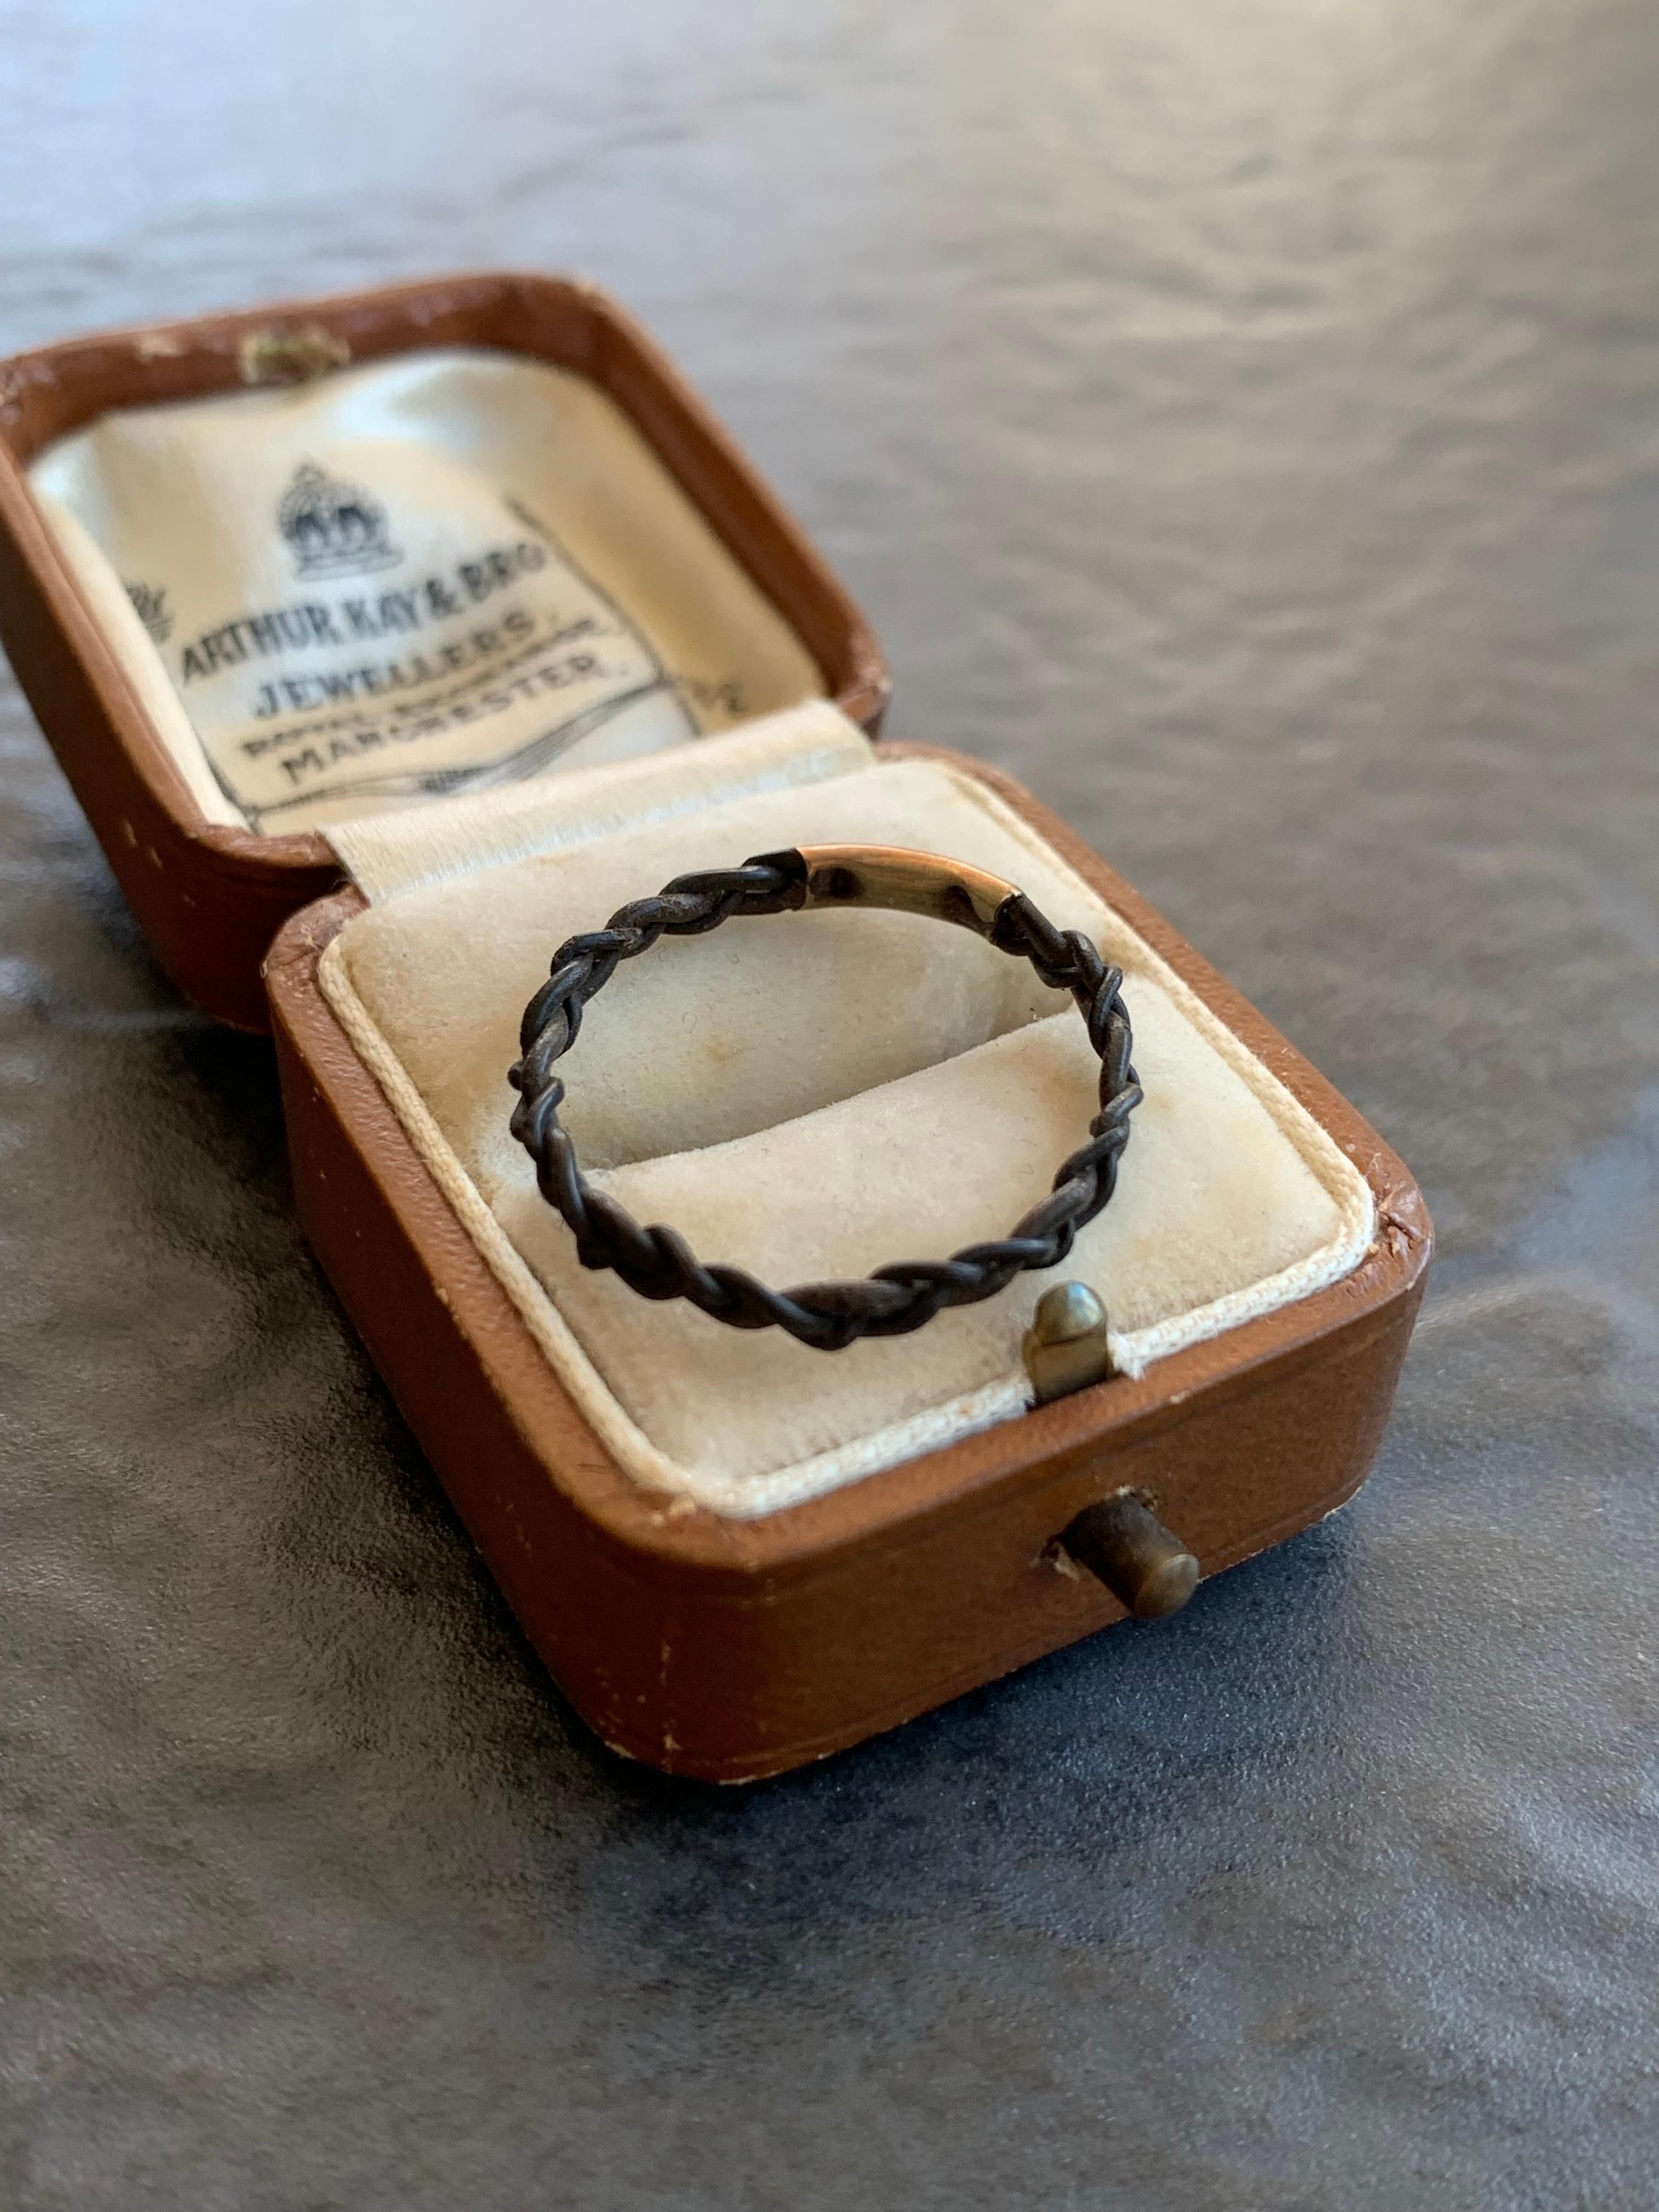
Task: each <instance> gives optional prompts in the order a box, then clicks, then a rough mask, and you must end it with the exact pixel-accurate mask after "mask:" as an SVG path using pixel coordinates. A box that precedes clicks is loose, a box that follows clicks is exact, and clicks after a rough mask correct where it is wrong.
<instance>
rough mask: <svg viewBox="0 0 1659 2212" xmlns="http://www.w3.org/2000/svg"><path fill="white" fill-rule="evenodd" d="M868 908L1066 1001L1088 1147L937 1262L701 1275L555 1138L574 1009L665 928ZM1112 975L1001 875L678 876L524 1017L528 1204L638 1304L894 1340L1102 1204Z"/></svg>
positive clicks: (936, 869)
mask: <svg viewBox="0 0 1659 2212" xmlns="http://www.w3.org/2000/svg"><path fill="white" fill-rule="evenodd" d="M818 906H871V907H885V908H893V909H896V910H898V911H900V912H904V913H912V914H926V915H932V916H933V917H934V918H935V919H936V920H938V921H953V922H957V923H960V924H961V925H962V926H963V927H967V928H969V929H972V930H975V932H976V933H978V934H979V935H980V936H981V937H983V938H985V939H987V940H988V941H989V942H990V943H991V944H992V945H995V946H996V947H997V949H998V950H999V951H1002V952H1010V953H1015V954H1018V955H1022V956H1023V957H1024V958H1026V959H1027V960H1029V961H1030V963H1031V965H1032V967H1033V968H1035V969H1036V972H1037V974H1038V975H1040V976H1041V977H1042V981H1044V982H1045V983H1046V984H1048V986H1049V987H1050V988H1051V989H1054V990H1064V991H1069V992H1070V993H1071V994H1072V995H1073V998H1074V999H1075V1000H1077V1003H1078V1005H1079V1008H1080V1009H1081V1010H1082V1013H1083V1018H1084V1020H1085V1022H1086V1024H1088V1030H1089V1042H1090V1043H1091V1045H1092V1046H1093V1048H1094V1049H1095V1050H1096V1052H1097V1053H1098V1054H1099V1055H1100V1111H1099V1112H1098V1113H1097V1115H1095V1117H1094V1119H1093V1121H1091V1122H1090V1124H1089V1142H1088V1143H1087V1144H1086V1145H1085V1146H1081V1147H1080V1149H1079V1150H1078V1151H1077V1152H1073V1154H1072V1156H1071V1158H1069V1159H1067V1160H1066V1161H1065V1162H1064V1163H1063V1164H1062V1165H1061V1167H1060V1172H1059V1174H1058V1175H1057V1176H1055V1177H1054V1186H1053V1188H1052V1189H1051V1190H1050V1191H1049V1194H1048V1197H1047V1198H1045V1199H1044V1200H1042V1202H1041V1204H1040V1205H1037V1206H1033V1207H1032V1208H1031V1210H1030V1212H1029V1213H1027V1214H1026V1215H1025V1216H1024V1218H1023V1219H1022V1220H1020V1221H1018V1223H1016V1225H1015V1226H1014V1229H1013V1231H1012V1234H1011V1235H1009V1236H1007V1237H1002V1238H1000V1239H999V1240H998V1241H997V1242H995V1243H985V1244H969V1245H966V1246H964V1247H963V1249H962V1250H961V1251H960V1252H957V1253H953V1254H952V1255H951V1258H950V1259H948V1260H914V1261H911V1260H907V1261H898V1262H896V1264H895V1265H893V1266H892V1267H878V1269H877V1270H876V1272H875V1273H874V1274H873V1275H866V1277H864V1278H863V1279H862V1280H860V1281H858V1282H850V1283H804V1284H800V1285H797V1286H796V1287H795V1288H794V1289H793V1290H788V1291H774V1290H769V1288H768V1287H767V1285H765V1284H764V1283H760V1282H757V1280H756V1279H755V1278H754V1277H753V1276H752V1275H750V1274H746V1273H744V1271H743V1269H742V1268H740V1267H705V1266H704V1265H703V1263H702V1261H700V1260H699V1259H698V1258H697V1257H696V1255H695V1253H693V1252H692V1251H691V1249H690V1247H689V1246H688V1245H687V1243H685V1240H684V1238H683V1237H679V1236H678V1235H677V1234H676V1233H675V1231H673V1230H671V1229H665V1228H664V1227H662V1226H661V1225H657V1226H654V1227H652V1228H649V1229H642V1228H641V1226H640V1225H639V1223H638V1222H636V1221H635V1219H634V1218H633V1216H632V1215H631V1214H629V1212H626V1211H625V1209H624V1208H623V1207H622V1206H618V1205H617V1201H616V1200H615V1199H613V1198H609V1197H607V1196H606V1195H605V1193H604V1192H603V1191H599V1190H595V1189H594V1188H593V1186H592V1184H591V1183H590V1182H588V1181H587V1179H586V1176H584V1175H583V1173H582V1171H581V1170H580V1167H579V1166H578V1165H577V1164H576V1154H575V1149H574V1146H573V1145H572V1143H571V1141H570V1139H569V1137H568V1135H567V1134H566V1133H565V1132H564V1130H563V1129H562V1128H561V1127H560V1126H559V1119H558V1109H559V1106H560V1103H561V1102H562V1099H563V1097H564V1085H563V1083H562V1081H561V1079H559V1078H558V1077H557V1076H556V1074H555V1073H553V1069H554V1064H555V1063H556V1061H557V1060H561V1059H562V1057H563V1056H564V1054H566V1053H567V1052H568V1051H569V1049H570V1048H571V1046H572V1045H573V1044H574V1042H576V1035H577V1032H578V1030H580V1027H581V1019H582V1010H583V1008H584V1007H585V1006H586V1004H587V1002H588V1000H590V999H591V998H592V996H593V994H595V992H597V991H599V990H600V989H602V988H603V987H604V986H605V984H606V983H608V982H609V981H610V980H611V976H612V975H615V973H616V971H617V964H618V963H619V962H621V961H623V960H631V959H633V958H634V957H635V955H636V954H638V953H641V952H644V951H647V950H648V949H649V947H650V946H652V945H654V944H655V943H656V941H657V939H659V937H661V936H663V935H664V934H667V935H668V936H670V937H696V936H699V935H701V934H702V932H703V931H704V930H706V929H714V928H717V927H719V925H720V923H721V922H723V921H729V920H730V918H731V917H732V915H762V914H782V913H786V912H787V913H794V912H798V911H799V909H800V908H803V907H818ZM1122 981H1123V974H1122V970H1121V969H1117V968H1109V967H1108V966H1107V965H1106V963H1105V962H1104V961H1103V959H1102V958H1101V957H1100V955H1099V953H1098V952H1097V951H1096V950H1095V948H1094V946H1093V945H1091V943H1090V941H1089V939H1087V938H1086V937H1085V936H1083V935H1081V934H1080V933H1079V932H1078V931H1077V930H1074V929H1068V930H1058V929H1056V928H1055V927H1054V925H1053V923H1052V922H1049V921H1046V920H1045V919H1044V917H1043V916H1042V915H1041V914H1039V913H1038V911H1037V909H1036V907H1034V906H1033V905H1032V903H1031V902H1030V899H1028V898H1027V897H1026V896H1025V894H1024V892H1023V891H1021V890H1016V889H1015V887H1014V886H1013V885H1012V884H1008V883H1005V882H1003V880H1002V879H1001V878H1000V877H997V876H992V875H987V874H986V873H985V872H983V871H981V870H979V869H975V868H969V867H966V866H963V865H962V864H961V863H960V862H958V861H954V860H941V859H939V858H938V857H937V856H936V855H934V854H928V853H908V852H902V851H900V850H898V849H896V848H892V847H887V846H866V845H854V846H808V847H806V848H804V849H802V850H799V851H790V852H786V853H765V854H761V855H760V857H759V858H758V859H757V860H745V861H744V864H743V866H741V867H740V868H717V869H714V870H711V871H710V872H708V873H707V874H704V875H693V876H677V877H676V878H675V879H674V881H673V882H672V883H671V884H667V885H665V888H664V889H663V890H661V891H659V893H658V895H657V896H656V897H655V898H643V899H635V900H634V901H633V902H632V903H631V904H629V905H628V906H624V907H620V908H618V909H617V912H616V913H615V914H613V915H611V919H610V921H608V922H607V923H606V924H605V927H604V928H603V929H596V930H591V931H589V932H588V933H586V935H585V936H580V937H572V938H568V939H566V941H565V942H564V943H563V944H562V945H561V946H560V947H559V949H558V951H557V952H556V953H555V954H554V956H553V968H552V973H551V975H550V976H549V979H548V981H546V982H545V983H544V984H543V985H542V987H541V988H540V990H539V991H538V992H537V994H536V995H535V997H534V998H533V999H532V1000H531V1001H530V1004H529V1005H528V1006H526V1009H525V1016H524V1021H523V1024H522V1025H521V1027H520V1032H519V1047H520V1052H521V1053H522V1054H523V1057H522V1058H521V1059H520V1060H518V1061H517V1063H516V1064H515V1065H514V1066H513V1068H512V1069H511V1070H510V1072H509V1075H508V1080H509V1081H510V1082H511V1083H512V1085H513V1088H514V1089H515V1090H516V1091H518V1092H519V1093H520V1097H519V1103H518V1104H517V1106H516V1107H514V1109H513V1135H514V1136H515V1137H516V1138H517V1139H519V1142H520V1144H521V1145H523V1146H524V1147H525V1149H526V1152H528V1153H529V1154H530V1157H531V1158H532V1160H534V1162H535V1163H536V1180H537V1182H538V1184H539V1186H540V1188H541V1194H542V1196H543V1197H544V1199H545V1200H547V1202H548V1204H549V1205H550V1206H556V1208H557V1209H558V1211H559V1212H560V1213H562V1215H563V1217H564V1218H565V1220H566V1221H567V1222H568V1224H569V1225H570V1227H571V1228H572V1230H574V1232H575V1237H576V1253H577V1257H578V1258H579V1259H580V1261H581V1263H582V1265H583V1267H614V1268H615V1269H616V1271H617V1273H618V1274H619V1275H620V1276H621V1277H622V1279H623V1281H624V1282H625V1283H626V1284H628V1285H629V1288H630V1289H632V1290H635V1291H638V1292H639V1293H640V1295H641V1297H647V1298H689V1299H690V1302H691V1304H693V1305H694V1306H696V1307H698V1308H700V1309H701V1310H702V1312H704V1313H706V1314H708V1315H709V1316H712V1317H713V1319H714V1320H715V1321H723V1322H729V1323H730V1324H731V1326H732V1328H782V1329H787V1331H788V1333H789V1334H790V1335H791V1336H793V1337H798V1338H799V1340H800V1341H801V1342H802V1343H803V1344H809V1345H811V1346H814V1347H815V1348H816V1349H817V1350H818V1351H820V1352H840V1351H842V1350H843V1349H844V1348H845V1347H846V1346H848V1345H849V1344H852V1343H854V1342H855V1341H856V1340H857V1339H858V1338H860V1337H861V1336H902V1335H903V1334H906V1333H907V1332H908V1330H910V1329H913V1328H921V1327H922V1326H923V1324H924V1323H926V1322H930V1321H932V1319H933V1316H934V1315H935V1314H936V1313H938V1312H939V1310H940V1309H941V1308H942V1307H945V1306H964V1305H973V1304H976V1303H977V1301H978V1300H980V1299H981V1298H988V1297H994V1296H995V1294H996V1293H997V1291H1000V1290H1003V1289H1005V1288H1006V1285H1008V1284H1009V1283H1010V1282H1012V1279H1013V1278H1014V1277H1015V1276H1016V1275H1017V1274H1018V1273H1021V1272H1022V1271H1023V1270H1024V1269H1026V1268H1030V1267H1056V1266H1058V1265H1059V1263H1060V1261H1062V1260H1064V1259H1065V1258H1066V1255H1067V1254H1068V1253H1069V1252H1070V1250H1071V1249H1072V1243H1073V1238H1074V1237H1076V1235H1077V1232H1078V1231H1079V1229H1081V1228H1082V1227H1083V1226H1084V1225H1085V1222H1090V1221H1092V1220H1093V1219H1094V1218H1095V1216H1096V1214H1097V1213H1098V1212H1100V1210H1101V1208H1102V1207H1103V1206H1104V1205H1105V1204H1106V1201H1107V1200H1108V1199H1109V1198H1110V1196H1111V1194H1112V1191H1113V1188H1114V1186H1115V1183H1116V1181H1117V1164H1118V1160H1119V1158H1120V1157H1121V1153H1122V1151H1123V1148H1124V1146H1125V1145H1127V1142H1128V1141H1129V1116H1130V1115H1131V1114H1133V1111H1134V1109H1135V1108H1136V1107H1137V1106H1138V1105H1139V1103H1140V1097H1141V1093H1140V1086H1139V1084H1138V1083H1137V1082H1136V1080H1135V1072H1134V1069H1133V1066H1132V1065H1131V1064H1130V1060H1129V1054H1130V1052H1131V1050H1132V1048H1133V1036H1132V1035H1131V1032H1130V1028H1129V1017H1128V1013H1127V1011H1126V1009H1125V1007H1124V1004H1123V1000H1122V998H1121V995H1120V993H1121V985H1122Z"/></svg>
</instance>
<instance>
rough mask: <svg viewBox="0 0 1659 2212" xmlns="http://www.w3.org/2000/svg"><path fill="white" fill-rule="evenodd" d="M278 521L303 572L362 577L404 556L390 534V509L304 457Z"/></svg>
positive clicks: (359, 488)
mask: <svg viewBox="0 0 1659 2212" xmlns="http://www.w3.org/2000/svg"><path fill="white" fill-rule="evenodd" d="M276 525H277V527H278V529H280V530H281V532H282V533H283V537H284V538H287V540H288V542H289V544H290V545H291V546H292V547H293V549H294V558H295V567H296V568H298V570H299V573H300V574H301V576H307V577H309V576H362V575H368V574H371V573H372V572H373V571H374V569H376V568H391V567H392V563H393V562H397V561H400V560H401V559H402V558H403V556H402V554H401V553H399V551H398V548H397V547H396V546H395V545H394V544H392V541H391V539H390V538H388V536H387V535H386V509H385V508H384V507H382V506H381V505H380V501H378V500H376V499H373V498H371V497H370V496H369V495H368V492H366V491H364V490H362V489H361V487H359V486H358V485H356V484H349V483H338V482H337V480H336V479H335V478H334V477H331V476H329V475H328V474H327V473H326V472H325V471H324V470H322V469H319V467H318V466H317V465H316V463H315V462H314V461H302V462H301V465H300V466H299V467H298V468H297V469H296V470H295V472H294V481H293V483H291V484H290V485H289V488H288V489H287V490H286V491H285V492H284V493H283V500H282V504H281V506H280V507H278V508H277V510H276Z"/></svg>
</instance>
